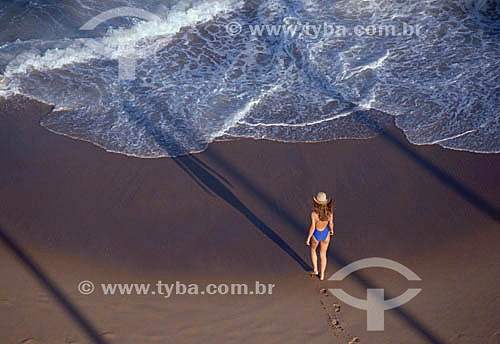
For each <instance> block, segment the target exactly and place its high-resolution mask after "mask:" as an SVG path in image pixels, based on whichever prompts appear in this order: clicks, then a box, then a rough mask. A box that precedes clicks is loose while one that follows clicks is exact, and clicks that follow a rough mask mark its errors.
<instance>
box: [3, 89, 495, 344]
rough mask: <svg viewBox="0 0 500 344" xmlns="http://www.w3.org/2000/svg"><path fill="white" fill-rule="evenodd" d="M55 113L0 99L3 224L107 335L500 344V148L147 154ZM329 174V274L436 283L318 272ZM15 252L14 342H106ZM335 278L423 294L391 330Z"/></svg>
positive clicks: (353, 146)
mask: <svg viewBox="0 0 500 344" xmlns="http://www.w3.org/2000/svg"><path fill="white" fill-rule="evenodd" d="M48 111H50V108H48V107H45V106H42V105H40V104H38V103H36V102H33V101H28V100H27V99H23V98H17V99H15V100H12V101H10V102H9V103H8V104H6V105H4V106H3V108H0V159H1V162H2V165H1V166H2V168H1V170H0V202H1V203H0V225H1V229H2V231H3V233H4V234H5V235H7V236H8V238H11V239H12V240H14V241H15V242H16V243H17V244H18V245H19V248H20V250H21V253H22V254H26V255H27V258H26V259H31V260H32V262H35V264H36V267H39V268H40V270H39V271H38V272H40V274H43V276H45V277H48V278H49V280H48V281H49V282H50V283H53V285H55V286H56V288H57V290H60V291H62V293H63V294H64V295H65V296H66V297H67V300H68V301H69V302H70V303H71V305H72V306H73V307H74V309H76V313H77V314H80V315H82V316H83V317H84V319H86V320H87V321H88V325H89V326H90V331H92V330H94V331H95V332H96V333H97V334H98V335H100V336H102V340H103V342H106V343H285V342H286V343H305V342H307V343H348V342H349V341H351V340H352V339H353V337H358V338H359V342H360V343H432V342H434V343H500V325H499V324H500V314H499V312H498V309H500V292H499V291H498V285H499V284H500V250H498V247H499V245H500V231H499V229H500V228H499V222H498V221H499V219H498V209H499V208H500V183H499V182H498V176H499V175H500V155H499V154H489V155H488V154H474V153H468V152H457V151H450V150H445V149H442V148H440V147H438V146H421V147H415V146H411V145H409V144H408V143H407V141H406V140H405V139H404V137H402V135H401V134H400V132H399V131H398V130H396V129H392V130H390V132H389V133H388V134H387V135H385V136H384V135H383V136H380V137H378V138H375V139H370V140H344V141H334V142H328V143H318V144H284V143H273V142H266V141H254V140H240V141H236V142H220V143H215V144H211V145H210V146H209V148H208V150H207V151H205V152H203V153H201V154H197V155H194V156H189V157H184V158H180V159H137V158H130V157H126V156H123V155H118V154H112V153H107V152H105V151H103V150H102V149H100V148H98V147H95V146H94V145H92V144H90V143H86V142H81V141H76V140H72V139H70V138H67V137H64V136H59V135H55V134H53V133H50V132H49V131H47V130H45V129H43V128H41V127H40V126H39V124H38V121H39V119H40V118H41V117H42V116H43V115H44V114H45V113H47V112H48ZM396 142H400V143H401V144H398V143H396ZM412 152H413V153H412ZM319 190H324V191H326V192H328V193H329V194H333V195H334V196H335V200H336V214H335V221H336V228H335V229H336V235H335V237H334V239H333V241H332V244H331V246H330V248H329V254H328V257H329V265H328V269H327V276H330V275H331V274H333V272H335V271H337V270H338V269H339V268H341V267H343V266H344V265H345V264H347V263H350V262H352V261H355V260H358V259H361V258H367V257H374V256H375V257H385V258H389V259H393V260H396V261H398V262H399V263H402V264H404V265H406V266H407V267H409V268H410V269H412V270H413V271H414V272H415V273H416V274H417V275H419V276H420V277H421V278H422V281H421V282H409V281H406V279H405V278H404V277H403V276H401V275H399V274H398V273H396V272H393V271H389V270H385V269H379V268H372V269H365V270H363V271H359V272H358V273H356V274H353V275H351V276H350V277H348V278H346V279H345V280H344V281H343V282H327V281H324V282H320V281H319V280H317V279H315V278H312V277H309V276H308V274H307V273H306V271H305V270H306V269H307V267H308V266H309V264H310V262H309V252H308V248H307V247H306V246H305V244H304V241H305V237H306V234H307V229H308V225H309V224H308V219H309V212H310V209H311V196H312V194H314V193H315V192H317V191H319ZM3 239H4V242H5V236H4V237H3ZM18 253H19V252H18ZM0 257H1V258H0V259H1V260H0V274H1V276H2V277H1V281H2V287H1V288H0V338H1V340H0V342H1V343H7V344H9V343H30V344H31V343H88V342H91V340H90V339H89V337H88V336H87V332H86V331H85V330H83V329H82V328H81V327H80V325H79V323H78V321H77V319H76V318H75V314H74V313H73V316H72V315H70V313H69V312H68V310H67V308H66V307H65V306H63V305H62V304H61V302H59V301H58V300H57V299H56V298H54V296H53V295H52V294H51V292H50V291H49V290H48V289H47V288H46V285H44V284H43V283H40V281H39V280H38V279H36V278H35V277H34V274H33V272H32V271H31V270H30V269H28V268H27V266H26V264H24V263H23V262H22V261H21V260H19V257H17V256H16V255H15V254H14V253H13V251H12V250H11V249H9V248H8V247H7V246H6V245H4V244H0ZM39 276H41V275H39ZM82 280H91V281H93V282H94V284H95V285H96V286H99V284H100V283H151V284H156V282H157V281H158V280H162V281H163V283H175V281H180V282H182V283H185V284H189V283H198V284H199V285H200V286H206V285H207V284H209V283H217V284H220V283H248V284H250V285H252V286H253V284H254V283H255V281H260V282H261V283H266V284H267V283H271V284H275V287H274V290H273V294H272V295H240V296H229V295H215V296H208V295H198V296H196V295H174V296H171V297H170V298H164V297H162V296H160V295H123V296H119V295H114V296H109V295H108V296H106V295H103V293H102V292H100V291H99V289H98V288H97V290H96V291H95V292H94V293H93V294H91V295H82V294H80V293H79V292H78V290H77V286H78V283H79V282H80V281H82ZM333 287H341V288H343V289H344V290H346V291H347V292H348V293H350V294H352V295H353V296H356V297H359V298H365V297H366V289H367V288H384V289H385V294H386V297H395V296H398V295H400V294H401V293H402V292H404V291H405V290H406V289H407V288H409V287H418V288H422V292H421V293H420V294H419V295H417V297H415V298H414V299H413V300H411V301H410V302H408V303H407V304H405V305H404V306H402V307H400V308H397V309H395V310H390V311H386V312H385V331H382V332H369V331H366V312H365V311H363V310H359V309H355V308H352V307H351V306H349V305H347V304H344V303H342V302H340V301H338V300H336V299H335V297H334V296H333V295H331V294H329V293H328V292H326V293H322V292H321V290H322V288H333ZM333 304H339V305H340V311H339V312H335V308H334V306H333ZM66 306H67V305H66ZM332 320H334V321H337V322H338V326H332V325H331V323H332Z"/></svg>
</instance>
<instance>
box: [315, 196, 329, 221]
mask: <svg viewBox="0 0 500 344" xmlns="http://www.w3.org/2000/svg"><path fill="white" fill-rule="evenodd" d="M313 202H314V204H313V209H314V211H315V212H316V214H318V216H319V219H320V221H326V220H328V219H329V218H330V215H332V214H333V199H331V200H330V201H328V203H327V204H319V203H318V202H316V201H313Z"/></svg>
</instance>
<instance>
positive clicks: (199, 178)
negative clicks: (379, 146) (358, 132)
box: [127, 109, 444, 344]
mask: <svg viewBox="0 0 500 344" xmlns="http://www.w3.org/2000/svg"><path fill="white" fill-rule="evenodd" d="M129 110H131V109H129ZM127 113H128V114H129V116H131V118H132V119H134V120H136V121H137V122H138V123H139V122H140V123H141V124H142V125H143V126H144V128H145V129H146V131H147V132H148V134H149V135H152V137H153V138H154V139H155V141H156V142H157V143H158V144H159V145H160V146H162V147H163V148H164V149H166V150H167V152H170V150H171V149H172V148H174V149H179V148H182V147H176V146H175V145H177V144H176V143H175V142H174V143H173V142H172V141H168V139H169V137H168V136H167V135H166V134H165V133H162V132H161V130H159V129H158V128H157V127H156V126H155V125H154V123H152V122H151V121H150V120H148V119H145V118H141V117H140V115H139V114H137V113H135V112H134V111H127ZM139 119H140V120H139ZM373 125H374V126H375V129H376V130H379V129H380V128H379V127H378V124H376V123H373ZM167 142H168V143H167ZM172 145H174V146H173V147H172ZM205 155H207V156H209V158H211V159H213V160H214V161H216V163H217V164H218V165H219V166H221V167H222V168H223V169H224V170H225V171H226V172H227V173H229V174H230V175H231V176H232V177H233V178H234V179H236V180H237V181H238V182H239V184H241V185H242V186H243V187H244V188H245V189H246V190H247V191H248V192H249V193H251V194H253V195H254V196H256V197H257V198H258V199H259V200H260V201H261V202H262V203H263V204H265V205H267V206H268V207H269V208H270V209H272V210H273V211H274V212H275V213H276V215H277V216H280V217H281V218H283V219H284V220H285V221H286V222H287V223H288V224H289V225H290V226H291V227H293V228H295V230H297V231H298V232H299V233H300V234H304V228H305V227H306V225H307V224H302V223H301V222H300V221H299V220H297V219H296V218H294V217H293V216H292V215H290V214H288V213H287V212H286V211H284V210H282V209H281V208H280V207H279V206H278V205H277V203H276V202H274V201H272V199H271V197H269V196H267V195H266V194H264V193H263V192H262V191H261V190H259V189H258V188H256V187H255V186H254V185H253V183H252V182H251V181H250V180H249V179H248V178H246V177H244V176H243V174H242V173H241V172H240V171H238V170H237V169H236V168H235V167H231V166H229V164H228V163H226V162H225V161H224V159H223V158H221V157H220V156H218V155H217V154H216V153H214V152H213V151H210V150H208V151H205ZM173 160H174V161H175V162H176V163H177V164H178V165H179V167H181V168H182V169H183V170H184V171H186V172H187V173H188V174H189V175H190V177H191V178H193V179H195V181H196V182H197V183H198V184H199V185H201V186H202V188H203V189H204V190H205V191H210V192H211V193H212V194H213V195H216V196H218V197H220V198H222V199H223V200H224V201H226V202H227V203H228V204H229V205H230V206H232V207H233V208H235V209H236V210H238V211H239V212H240V213H241V214H242V215H244V216H245V217H246V218H247V219H248V220H249V221H250V222H251V223H253V224H254V225H255V226H256V227H257V228H258V229H259V230H260V231H261V232H262V233H263V234H265V235H266V236H267V237H268V238H269V239H271V240H272V241H273V242H274V243H275V244H277V245H278V246H279V247H280V248H281V249H283V250H284V251H285V252H286V253H287V254H288V255H289V256H291V257H292V258H293V259H294V260H295V261H296V262H297V263H298V264H299V265H300V266H301V267H302V268H303V269H304V270H308V271H309V270H310V269H311V268H310V266H309V265H308V264H307V263H306V262H304V260H303V259H302V258H300V256H298V255H297V253H296V252H295V251H293V250H292V249H291V248H290V247H289V245H288V244H286V243H285V242H284V241H283V240H282V239H281V238H280V237H279V236H278V235H277V234H276V233H275V232H274V231H272V230H271V229H270V228H269V227H268V226H267V225H266V224H265V223H263V222H262V221H261V220H260V219H259V218H258V217H257V216H255V215H254V214H253V213H252V212H251V211H250V210H249V209H248V208H247V207H246V206H245V205H244V204H243V203H242V202H241V201H240V200H239V199H238V198H237V197H236V196H235V195H234V194H233V193H232V192H231V191H230V190H229V189H228V187H226V186H225V185H224V184H223V183H222V182H220V181H219V180H218V179H217V178H216V177H214V175H213V174H212V173H211V171H213V169H212V168H210V169H207V168H206V166H208V165H207V164H206V163H203V162H201V161H200V160H199V159H198V158H196V157H195V156H193V155H187V156H181V157H177V158H173ZM328 257H329V258H330V259H332V260H333V261H334V262H335V263H336V264H337V265H338V266H345V265H347V264H348V263H349V262H347V260H346V259H345V258H344V257H343V256H341V255H340V254H338V253H332V252H331V251H329V252H328ZM351 275H353V277H354V279H355V280H356V281H357V282H358V283H360V284H361V285H363V286H364V287H366V288H377V286H376V285H375V284H374V283H373V282H371V281H370V280H368V279H366V278H364V277H363V276H362V275H361V274H360V273H359V272H354V273H352V274H351ZM386 296H387V298H388V299H389V298H392V296H391V295H390V293H386ZM394 311H395V312H396V314H398V315H399V317H400V318H401V319H402V320H404V321H405V322H406V323H407V324H408V325H409V326H410V327H411V328H413V329H415V330H416V331H417V332H418V333H419V334H420V336H421V337H423V338H424V339H425V340H426V341H427V342H429V343H434V344H442V343H444V342H443V341H442V340H441V339H439V338H438V336H437V335H436V334H434V333H432V331H430V330H429V329H427V328H426V327H425V326H424V325H423V324H422V323H421V322H419V321H417V320H416V319H415V318H414V317H413V316H411V315H410V314H409V313H408V312H406V311H404V310H403V308H401V307H400V308H395V309H394Z"/></svg>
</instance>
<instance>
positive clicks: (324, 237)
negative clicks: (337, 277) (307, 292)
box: [306, 192, 333, 280]
mask: <svg viewBox="0 0 500 344" xmlns="http://www.w3.org/2000/svg"><path fill="white" fill-rule="evenodd" d="M313 200H314V209H313V211H312V212H311V227H310V228H309V235H308V236H307V240H306V245H307V246H311V260H312V264H313V267H314V272H313V274H314V275H318V256H317V255H316V248H317V247H318V244H319V256H320V258H321V274H320V277H319V279H320V280H323V279H324V278H325V270H326V251H327V250H328V244H329V243H330V236H332V235H333V199H332V200H328V198H327V197H326V194H325V193H324V192H318V194H317V195H316V197H314V196H313ZM311 239H312V245H311Z"/></svg>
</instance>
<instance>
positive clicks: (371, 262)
mask: <svg viewBox="0 0 500 344" xmlns="http://www.w3.org/2000/svg"><path fill="white" fill-rule="evenodd" d="M374 267H377V268H387V269H391V270H394V271H397V272H399V273H400V274H401V275H403V276H404V277H406V279H407V280H409V281H421V279H420V277H418V276H417V275H416V274H415V273H414V272H413V271H411V270H410V269H408V268H407V267H406V266H404V265H402V264H399V263H397V262H395V261H393V260H390V259H385V258H378V257H373V258H366V259H361V260H358V261H356V262H354V263H351V264H349V265H347V266H345V267H343V268H342V269H340V270H339V271H337V272H336V273H335V274H333V276H331V277H330V278H329V279H328V280H329V281H341V280H343V279H344V278H345V277H347V276H348V275H349V274H351V273H353V272H354V271H357V270H359V269H364V268H374ZM328 290H329V291H330V292H331V293H332V294H333V295H335V296H336V297H337V298H338V299H339V300H341V301H342V302H345V303H347V304H348V305H351V306H353V307H356V308H359V309H365V310H366V312H367V319H366V320H367V321H366V329H367V330H368V331H383V330H384V311H385V310H388V309H393V308H396V307H399V306H401V305H403V304H405V303H407V302H408V301H410V300H411V299H413V298H414V297H415V296H417V294H418V293H420V291H422V289H418V288H410V289H408V290H407V291H405V292H404V293H403V294H401V295H399V296H398V297H395V298H393V299H390V300H384V289H372V288H369V289H367V293H366V300H361V299H358V298H355V297H353V296H351V295H349V294H347V293H346V292H345V291H343V290H342V289H328Z"/></svg>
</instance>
